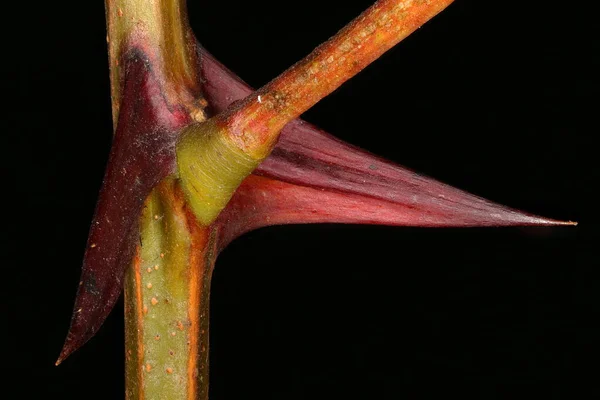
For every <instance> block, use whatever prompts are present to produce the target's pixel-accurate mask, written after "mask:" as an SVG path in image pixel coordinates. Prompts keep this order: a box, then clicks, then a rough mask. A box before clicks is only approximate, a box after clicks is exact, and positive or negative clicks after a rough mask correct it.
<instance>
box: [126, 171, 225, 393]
mask: <svg viewBox="0 0 600 400" xmlns="http://www.w3.org/2000/svg"><path fill="white" fill-rule="evenodd" d="M214 246H215V240H214V238H213V234H212V231H211V230H210V229H209V228H202V227H201V226H200V225H199V224H198V223H197V221H196V220H195V218H194V216H193V215H192V213H191V212H190V211H189V210H188V209H187V207H186V205H185V200H184V198H183V195H182V193H181V190H180V189H179V188H178V184H177V181H176V180H175V179H166V180H164V181H163V182H162V183H160V184H159V185H158V186H157V187H156V188H155V189H154V190H153V192H152V193H151V194H150V196H149V197H148V199H147V200H146V203H145V207H144V210H143V213H142V216H141V220H140V243H139V245H138V247H137V252H136V256H135V258H134V262H133V265H132V267H131V268H130V269H129V271H128V273H127V276H126V281H125V286H126V290H125V320H126V331H125V335H126V361H127V362H126V375H127V382H128V384H127V387H126V393H127V399H146V400H151V399H174V400H175V399H182V400H183V399H188V400H203V399H207V398H208V312H209V307H208V305H209V296H210V279H211V273H212V268H213V263H214V258H215V252H214Z"/></svg>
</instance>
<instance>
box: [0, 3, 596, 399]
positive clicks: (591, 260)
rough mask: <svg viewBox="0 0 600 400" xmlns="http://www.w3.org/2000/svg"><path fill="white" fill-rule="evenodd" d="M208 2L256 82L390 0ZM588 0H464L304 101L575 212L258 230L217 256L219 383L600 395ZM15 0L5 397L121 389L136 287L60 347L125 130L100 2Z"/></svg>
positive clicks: (448, 176) (10, 44) (243, 392)
mask: <svg viewBox="0 0 600 400" xmlns="http://www.w3.org/2000/svg"><path fill="white" fill-rule="evenodd" d="M207 3H209V2H208V1H206V0H193V1H191V2H190V5H189V9H190V18H191V22H192V25H193V28H194V30H195V32H196V34H197V36H198V37H199V39H200V41H201V42H202V43H203V45H204V46H205V47H206V48H207V49H208V50H209V51H210V52H212V53H213V54H214V55H215V56H216V57H217V58H218V59H219V60H221V61H222V62H223V63H224V64H226V65H227V66H228V67H229V68H231V69H232V70H233V71H234V72H236V73H237V74H238V75H240V76H241V77H242V78H243V79H245V80H246V81H247V82H248V83H249V84H251V85H253V86H255V87H258V86H261V85H262V84H264V83H266V82H267V81H268V80H270V79H271V78H272V77H274V76H276V75H277V74H278V73H280V72H281V71H283V70H284V69H285V68H286V67H287V66H289V65H291V64H293V63H294V62H295V61H297V60H298V59H300V58H302V57H303V56H304V55H306V54H307V53H308V52H309V51H310V50H312V48H314V47H315V46H316V45H318V44H319V43H320V42H322V41H323V40H325V39H327V38H328V37H330V36H331V35H332V34H334V33H335V32H336V31H337V30H338V29H339V28H341V27H342V26H343V25H344V24H345V23H346V22H348V21H349V20H350V19H352V18H353V17H354V16H356V15H358V14H359V13H360V12H361V11H362V10H363V9H365V8H366V7H368V6H369V5H370V4H371V3H372V1H370V0H361V1H358V0H355V1H349V0H334V1H324V0H303V1H301V2H281V1H263V0H260V1H245V0H235V1H231V0H227V1H225V0H222V1H214V2H210V3H213V4H207ZM521 3H524V4H521ZM588 3H592V2H588ZM588 3H586V2H564V1H562V2H558V1H542V0H534V1H527V2H492V1H487V2H486V1H475V0H458V1H457V2H456V3H455V4H454V5H452V6H451V7H450V8H449V9H448V10H447V11H445V12H444V13H443V14H442V15H440V16H438V17H436V18H435V19H434V20H433V21H432V22H430V23H429V24H427V25H426V26H425V27H423V28H421V29H420V30H419V31H417V32H416V33H415V34H414V35H412V36H411V37H410V38H408V39H407V40H406V41H404V42H403V43H401V44H400V45H398V46H396V47H395V48H394V49H393V50H391V51H390V52H389V53H387V54H386V55H384V56H383V57H381V59H380V60H378V61H377V62H375V63H374V64H373V65H372V66H370V67H369V68H367V69H366V70H365V71H363V72H362V73H360V74H359V75H358V76H357V77H355V78H354V79H352V80H351V81H350V82H348V83H347V84H345V85H344V86H343V87H342V88H340V89H339V90H337V91H336V92H335V93H333V94H332V95H331V96H329V97H328V98H326V99H325V100H323V101H322V102H320V103H319V104H318V105H316V106H315V107H314V108H313V109H311V110H310V111H308V112H307V113H306V114H305V115H304V118H305V119H307V120H308V121H310V122H313V123H315V124H317V125H319V126H321V127H322V128H324V129H326V130H328V131H329V132H331V133H333V134H334V135H336V136H338V137H340V138H342V139H344V140H346V141H348V142H351V143H353V144H356V145H359V146H361V147H364V148H366V149H368V150H370V151H372V152H374V153H377V154H380V155H382V156H384V157H386V158H388V159H391V160H393V161H396V162H399V163H401V164H403V165H406V166H408V167H410V168H413V169H415V170H417V171H420V172H422V173H425V174H428V175H430V176H433V177H435V178H438V179H440V180H442V181H444V182H447V183H450V184H453V185H455V186H458V187H460V188H462V189H466V190H468V191H471V192H473V193H475V194H478V195H481V196H484V197H486V198H489V199H491V200H494V201H497V202H500V203H504V204H506V205H509V206H512V207H517V208H521V209H524V210H526V211H529V212H533V213H536V214H541V215H545V216H549V217H553V218H559V219H565V220H577V221H579V222H580V225H579V226H578V227H576V228H554V229H549V228H539V229H533V228H528V229H521V228H510V229H507V228H504V229H415V228H388V227H363V226H341V225H319V226H287V227H272V228H267V229H262V230H259V231H256V232H253V233H250V234H248V235H246V236H244V237H242V238H240V239H238V240H236V241H235V242H234V243H232V244H231V245H230V246H229V248H228V249H227V250H226V251H224V252H223V254H222V255H221V256H220V258H219V260H218V262H217V266H216V271H215V275H214V280H213V295H212V308H211V310H212V311H211V312H212V315H211V324H212V326H211V349H210V351H211V353H210V354H211V396H212V397H211V399H212V400H224V399H227V400H231V399H241V398H251V399H285V400H292V399H332V398H334V399H337V398H340V399H341V398H343V399H371V398H372V399H405V398H410V399H417V398H439V397H440V396H442V395H443V396H451V395H453V396H461V397H463V398H479V399H509V398H515V397H520V396H522V395H527V396H528V397H530V398H546V399H549V398H557V399H558V398H561V399H572V398H595V397H596V396H598V395H599V391H598V385H597V379H598V378H597V377H598V359H599V357H598V356H600V353H598V352H597V351H596V350H595V348H594V343H595V342H597V340H598V337H600V330H599V329H598V328H597V326H596V325H597V324H596V321H597V320H598V319H599V317H600V313H599V312H598V305H599V303H598V293H600V291H599V289H600V288H599V285H598V283H599V280H598V278H599V274H598V268H597V267H598V261H597V260H598V257H597V254H596V252H595V251H594V250H595V248H594V247H593V246H594V245H595V243H597V239H595V238H594V237H593V234H594V231H595V230H596V227H597V225H596V223H597V222H598V221H597V217H596V215H595V214H594V209H595V208H596V207H597V205H596V203H597V199H595V197H594V196H593V194H592V193H593V191H594V186H595V185H597V183H598V180H597V170H598V167H597V155H596V154H595V153H596V151H595V148H594V147H593V146H592V137H593V136H596V135H597V134H598V133H599V129H598V124H597V113H598V105H599V104H598V103H599V102H598V100H597V99H598V94H599V81H598V78H597V73H598V70H599V67H600V62H599V54H600V51H599V50H600V48H599V47H600V46H599V45H598V43H599V36H598V34H597V28H596V25H597V23H596V22H594V21H593V15H592V11H591V9H589V8H588V5H587V4H588ZM17 7H18V9H17V10H16V11H15V12H8V11H7V12H6V14H5V15H4V17H5V18H4V19H5V22H6V23H7V24H13V23H14V24H15V25H16V26H18V28H16V29H15V30H13V31H11V33H10V34H7V35H3V37H4V39H3V40H4V51H3V52H4V56H3V64H4V66H5V67H6V66H8V67H9V69H8V72H5V73H4V74H3V75H4V76H3V80H5V82H4V83H3V86H4V87H5V90H3V92H4V93H3V95H4V99H5V100H6V101H7V102H8V109H7V108H6V106H5V108H4V110H3V114H4V115H5V116H4V117H3V118H4V124H5V125H4V126H5V127H6V123H7V121H8V128H6V129H5V130H3V133H2V136H3V140H4V144H3V150H4V151H3V157H2V180H3V189H2V194H3V196H2V197H3V198H4V200H5V201H8V204H7V205H6V206H5V207H4V209H3V213H2V214H3V216H2V221H3V222H2V225H3V231H4V233H5V234H6V237H5V239H3V241H2V256H3V257H2V259H3V266H2V271H3V273H2V285H1V287H2V294H3V296H2V297H3V301H2V302H0V303H1V310H2V321H3V322H2V329H1V330H2V336H3V337H4V339H2V341H1V343H2V360H3V361H2V363H1V364H2V367H1V368H2V381H3V382H4V383H3V387H4V388H8V390H9V391H10V390H14V393H13V394H12V395H10V396H8V397H6V398H27V399H29V398H32V399H33V398H35V399H38V398H61V399H75V398H78V399H113V398H122V397H123V393H124V382H123V323H122V317H123V312H122V309H121V303H120V304H119V305H118V306H117V307H116V309H115V311H114V312H113V314H112V315H111V316H110V317H109V319H108V320H107V322H106V323H105V324H104V327H103V328H102V329H101V331H100V332H99V333H98V334H97V336H96V337H95V338H94V339H93V340H91V341H90V342H89V343H88V344H87V345H86V346H85V347H84V348H83V349H81V350H80V351H79V352H77V353H76V354H74V355H73V356H72V357H71V358H70V359H68V360H67V361H66V362H65V363H64V364H63V365H61V366H60V367H58V368H56V367H54V366H53V363H54V361H55V359H56V357H57V355H58V352H59V350H60V347H61V344H62V341H63V339H64V336H65V334H66V330H67V327H68V323H69V319H70V313H71V307H72V304H73V300H74V295H75V289H76V286H77V282H78V279H79V269H80V263H81V258H82V255H83V249H84V246H85V241H86V235H87V230H88V228H89V223H90V220H91V217H92V213H93V210H94V205H95V200H96V196H97V192H98V190H99V187H100V184H101V179H102V175H103V169H104V165H105V163H106V159H107V154H108V151H109V148H110V138H111V129H112V128H111V115H110V99H109V96H110V94H109V81H108V69H107V64H108V61H107V56H106V42H105V35H106V33H105V27H104V5H103V2H102V1H100V0H94V1H73V0H70V1H61V2H39V3H31V2H21V3H20V4H18V6H17ZM4 57H5V58H4ZM3 390H4V389H3ZM575 393H578V394H577V395H576V394H575ZM3 397H4V396H3Z"/></svg>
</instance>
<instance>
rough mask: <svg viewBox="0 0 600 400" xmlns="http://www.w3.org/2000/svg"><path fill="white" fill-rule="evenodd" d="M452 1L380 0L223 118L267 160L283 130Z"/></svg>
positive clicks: (243, 145) (242, 142)
mask: <svg viewBox="0 0 600 400" xmlns="http://www.w3.org/2000/svg"><path fill="white" fill-rule="evenodd" d="M452 2H453V0H379V1H377V2H376V3H375V4H374V5H373V6H371V7H370V8H368V9H367V10H366V11H365V12H363V13H362V14H361V15H359V16H358V17H357V18H356V19H355V20H353V21H352V22H351V23H349V24H348V25H346V27H344V28H343V29H342V30H340V31H339V32H338V33H337V34H336V35H335V36H334V37H332V38H331V39H329V40H328V41H327V42H325V43H323V44H322V45H320V46H319V47H317V48H316V49H315V50H313V51H312V53H310V54H309V55H308V56H307V57H306V58H304V59H303V60H302V61H300V62H298V63H297V64H295V65H293V66H292V67H291V68H289V69H288V70H286V71H285V72H283V73H282V74H281V75H279V76H278V77H277V78H275V79H274V80H273V81H271V82H270V83H268V84H267V85H266V86H264V87H263V88H261V89H260V90H258V91H257V92H255V93H253V94H252V95H251V96H249V97H247V98H246V99H245V100H244V101H243V102H241V103H239V104H238V105H237V106H235V107H233V108H231V109H229V110H227V111H226V112H225V113H224V114H223V115H219V117H218V119H219V121H220V122H221V124H224V125H226V126H227V127H228V128H229V129H228V130H227V131H228V132H229V134H230V138H231V140H232V141H233V142H234V143H236V144H237V146H238V147H239V148H240V149H242V150H243V151H244V152H245V153H247V154H249V155H250V156H252V157H254V158H260V159H262V158H264V157H265V156H266V155H267V154H268V153H269V152H270V150H271V148H272V146H273V144H274V143H275V141H276V140H277V138H278V136H279V132H280V131H281V129H282V128H283V127H284V126H285V125H286V124H287V123H288V122H290V121H291V120H293V119H295V118H297V117H298V116H300V114H302V113H303V112H305V111H306V110H308V109H309V108H310V107H312V106H313V105H314V104H316V103H317V102H318V101H319V100H321V99H322V98H323V97H325V96H327V95H328V94H329V93H331V92H332V91H334V90H335V89H337V88H338V87H339V86H340V85H341V84H343V83H344V82H345V81H347V80H348V79H350V78H351V77H353V76H354V75H356V74H357V73H358V72H360V71H361V70H362V69H363V68H365V67H366V66H367V65H369V64H370V63H371V62H373V61H374V60H376V59H377V58H379V57H380V56H381V55H382V54H383V53H384V52H386V51H387V50H389V49H390V48H391V47H393V46H394V45H396V44H397V43H398V42H400V41H401V40H402V39H404V38H406V37H407V36H408V35H410V34H411V33H412V32H414V31H415V30H416V29H417V28H419V27H420V26H421V25H423V24H424V23H425V22H426V21H428V20H429V19H431V18H433V17H434V16H435V15H437V14H438V13H439V12H440V11H442V10H443V9H444V8H446V7H447V6H448V5H450V4H451V3H452Z"/></svg>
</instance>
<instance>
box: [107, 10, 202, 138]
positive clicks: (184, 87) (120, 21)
mask: <svg viewBox="0 0 600 400" xmlns="http://www.w3.org/2000/svg"><path fill="white" fill-rule="evenodd" d="M105 7H106V30H107V32H108V33H107V36H106V40H107V41H108V48H109V67H110V82H111V98H112V109H113V125H114V127H115V129H116V125H117V121H118V116H119V109H120V106H121V93H122V87H123V70H124V68H125V67H126V63H125V60H124V59H123V58H124V57H126V54H127V52H128V51H131V50H133V49H138V50H140V51H142V52H143V53H144V55H145V56H146V57H149V58H150V60H149V61H150V64H151V65H152V68H153V69H154V70H155V73H156V76H158V77H160V78H162V82H161V83H162V86H163V92H164V93H163V94H164V95H165V96H166V98H167V101H168V102H169V103H171V104H180V105H184V106H186V107H187V108H188V110H190V113H191V114H192V116H194V117H195V119H196V120H199V121H202V120H203V119H204V118H203V117H204V114H203V113H202V112H201V109H202V108H203V106H205V103H203V100H201V99H200V100H198V99H199V98H200V79H199V77H198V74H197V64H198V63H197V54H196V51H195V43H196V42H195V39H194V35H193V32H192V31H191V28H190V27H189V23H188V17H187V8H186V0H105Z"/></svg>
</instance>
